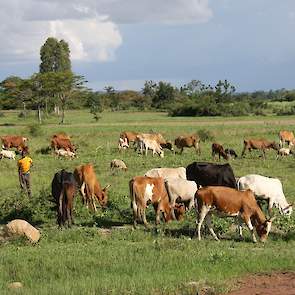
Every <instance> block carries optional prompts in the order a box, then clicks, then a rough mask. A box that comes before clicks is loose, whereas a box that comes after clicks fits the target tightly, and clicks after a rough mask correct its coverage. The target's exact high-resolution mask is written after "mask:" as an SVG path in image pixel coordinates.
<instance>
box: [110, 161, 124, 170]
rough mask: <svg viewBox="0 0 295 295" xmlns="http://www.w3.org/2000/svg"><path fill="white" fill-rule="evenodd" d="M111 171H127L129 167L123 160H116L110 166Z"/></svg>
mask: <svg viewBox="0 0 295 295" xmlns="http://www.w3.org/2000/svg"><path fill="white" fill-rule="evenodd" d="M110 167H111V170H114V169H118V170H124V171H127V166H126V164H125V162H124V161H123V160H118V159H114V160H112V161H111V164H110Z"/></svg>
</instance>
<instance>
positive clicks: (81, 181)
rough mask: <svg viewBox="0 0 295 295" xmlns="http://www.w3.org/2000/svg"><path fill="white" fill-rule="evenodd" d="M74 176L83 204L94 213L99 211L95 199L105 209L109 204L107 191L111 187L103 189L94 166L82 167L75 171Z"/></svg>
mask: <svg viewBox="0 0 295 295" xmlns="http://www.w3.org/2000/svg"><path fill="white" fill-rule="evenodd" d="M74 176H75V179H76V181H77V183H78V186H79V187H80V192H81V195H82V200H83V203H84V204H86V206H87V207H88V208H89V205H90V207H91V209H92V210H93V211H97V209H96V205H95V198H96V199H97V201H98V202H99V204H100V205H101V206H102V207H103V208H105V207H106V206H107V203H108V195H107V189H108V188H109V187H110V185H107V186H106V187H105V188H103V189H101V186H100V183H99V181H98V180H97V177H96V174H95V171H94V168H93V165H92V164H86V165H80V166H78V167H76V169H75V170H74Z"/></svg>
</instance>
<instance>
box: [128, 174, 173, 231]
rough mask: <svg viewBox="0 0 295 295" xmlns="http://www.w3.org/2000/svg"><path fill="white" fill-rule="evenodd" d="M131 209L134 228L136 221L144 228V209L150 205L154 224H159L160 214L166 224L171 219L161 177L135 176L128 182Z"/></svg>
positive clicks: (169, 207)
mask: <svg viewBox="0 0 295 295" xmlns="http://www.w3.org/2000/svg"><path fill="white" fill-rule="evenodd" d="M129 190H130V199H131V208H132V209H133V219H134V222H133V224H134V228H136V225H137V221H142V222H143V223H144V225H145V227H148V223H147V220H146V216H145V209H146V208H147V206H148V204H149V203H152V205H153V207H154V209H155V212H156V224H159V223H160V213H161V212H162V213H163V215H164V220H165V221H166V222H168V221H170V220H172V219H173V215H172V209H171V206H170V204H169V198H168V195H167V191H166V189H165V184H164V179H163V178H161V177H147V176H136V177H133V178H132V179H131V180H130V181H129Z"/></svg>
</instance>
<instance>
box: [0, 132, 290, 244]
mask: <svg viewBox="0 0 295 295" xmlns="http://www.w3.org/2000/svg"><path fill="white" fill-rule="evenodd" d="M279 139H280V144H276V143H275V142H269V141H267V140H263V139H260V140H254V139H250V140H244V148H243V151H242V156H243V155H244V154H245V152H246V150H248V151H249V152H250V151H251V150H252V149H259V150H261V151H262V153H263V157H265V150H267V149H274V150H277V151H278V155H287V154H291V153H292V147H293V145H295V138H294V135H293V133H292V132H289V131H281V132H280V133H279ZM1 140H2V143H3V145H2V148H3V149H2V151H1V153H0V157H1V158H2V157H8V158H13V159H15V155H14V156H13V157H12V156H11V155H10V156H8V155H7V154H9V152H13V151H10V150H9V149H11V148H16V149H17V150H18V151H21V152H22V151H26V152H28V151H29V149H28V145H27V143H28V139H27V138H25V137H21V136H5V137H1ZM286 143H287V144H288V145H289V147H288V148H285V147H284V145H285V144H286ZM50 144H51V148H52V149H53V150H54V152H55V154H56V155H59V156H68V157H75V156H76V148H75V146H74V145H73V144H72V142H71V139H70V137H69V136H68V135H66V134H64V133H59V134H55V135H53V136H52V137H51V139H50ZM131 144H133V147H134V149H135V150H138V149H139V151H140V152H141V153H143V152H144V151H145V153H146V154H147V152H148V150H152V153H153V155H154V154H158V155H159V156H160V157H164V152H163V149H169V150H171V151H173V144H172V142H169V141H166V140H165V139H164V137H163V136H162V135H161V134H160V133H150V134H148V133H135V132H122V133H121V134H120V137H119V145H118V147H119V150H120V151H121V150H123V149H127V148H129V147H130V146H131ZM174 145H175V146H176V147H177V148H178V149H180V153H182V152H183V149H184V148H185V147H194V148H195V150H196V152H197V153H201V150H200V139H199V137H198V136H197V135H190V136H180V137H178V138H176V139H175V141H174ZM283 151H288V153H287V152H285V153H284V152H283ZM216 155H218V156H219V159H220V157H223V158H224V159H226V160H228V159H230V158H231V157H234V158H236V157H238V156H237V154H236V152H235V151H234V150H233V149H224V148H223V146H222V145H220V144H218V143H213V144H212V156H213V157H215V156H216ZM110 167H111V169H117V168H118V169H122V170H127V166H126V164H125V163H124V162H123V161H122V160H113V161H112V162H111V164H110ZM109 186H110V185H107V186H106V187H104V188H102V187H101V185H100V182H99V180H98V179H97V177H96V174H95V170H94V167H93V165H92V164H85V165H80V166H78V167H76V168H75V169H74V171H73V172H68V171H65V170H61V171H58V172H57V173H56V174H55V175H54V177H53V180H52V183H51V190H52V196H53V199H54V201H55V203H56V207H57V222H58V224H59V226H63V225H65V224H68V226H70V225H71V224H72V223H73V212H72V211H73V203H74V196H75V194H76V192H77V190H79V192H80V194H81V196H82V201H83V204H84V205H86V206H87V207H88V208H89V209H91V210H92V211H96V210H97V208H96V204H95V203H96V201H98V203H99V204H100V205H101V206H102V207H103V208H106V207H107V205H108V194H107V190H108V188H109ZM129 190H130V200H131V208H132V211H133V218H134V228H136V226H137V223H138V222H142V223H143V224H144V225H145V226H146V227H147V226H148V223H147V220H146V214H145V210H146V208H147V207H148V205H149V204H152V205H153V208H154V210H155V213H156V224H158V223H159V222H160V218H161V215H163V218H164V220H165V222H168V221H170V220H173V219H176V220H181V219H183V217H184V215H185V212H186V210H190V209H191V208H193V207H195V211H196V213H197V222H196V223H197V234H198V238H199V239H201V226H202V224H203V222H204V221H205V222H206V224H207V226H208V228H209V231H210V233H211V234H212V235H213V237H214V238H215V239H216V240H218V237H217V235H216V234H215V232H214V230H213V228H212V222H211V216H212V214H217V215H218V216H225V217H226V216H229V217H234V216H235V217H237V218H238V221H239V234H240V236H242V227H241V224H242V222H244V223H245V224H246V225H247V227H248V229H249V231H250V232H251V234H252V239H253V241H254V242H256V238H255V234H254V229H255V230H256V233H257V235H258V236H259V238H260V240H261V241H265V240H266V238H267V236H268V233H269V231H270V228H271V223H272V220H273V217H272V218H266V216H265V214H264V213H263V211H262V210H261V208H260V206H259V202H257V201H258V200H257V199H265V200H267V201H268V210H269V213H268V214H269V216H272V215H273V214H272V208H273V207H274V206H275V207H277V208H278V209H279V212H280V213H281V214H283V215H286V216H290V215H291V213H292V205H291V204H289V203H288V202H287V200H286V198H285V195H284V192H283V187H282V183H281V182H280V180H279V179H276V178H270V177H265V176H261V175H255V174H249V175H246V176H243V177H240V178H236V177H235V175H234V172H233V170H232V167H231V166H230V164H229V163H227V164H217V163H207V162H193V163H191V164H189V165H188V166H187V167H186V168H185V167H178V168H154V169H151V170H149V171H147V172H146V173H145V174H144V176H136V177H133V178H132V179H131V180H130V181H129Z"/></svg>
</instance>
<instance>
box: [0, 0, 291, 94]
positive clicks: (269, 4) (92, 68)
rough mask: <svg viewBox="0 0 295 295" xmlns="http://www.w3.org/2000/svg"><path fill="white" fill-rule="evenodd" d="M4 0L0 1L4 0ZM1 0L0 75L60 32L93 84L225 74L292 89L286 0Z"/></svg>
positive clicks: (30, 65) (17, 71) (32, 65)
mask: <svg viewBox="0 0 295 295" xmlns="http://www.w3.org/2000/svg"><path fill="white" fill-rule="evenodd" d="M5 2H6V1H5ZM5 2H4V1H3V3H1V4H0V37H1V39H2V40H3V42H1V44H0V80H2V79H4V78H6V77H7V76H9V75H19V76H22V77H28V76H30V75H31V74H33V73H34V72H36V71H38V66H39V63H40V61H39V49H40V46H41V45H42V43H44V41H45V40H46V38H47V37H48V36H55V37H57V38H64V39H65V40H66V41H68V42H69V43H70V47H71V50H72V65H73V70H74V71H75V72H76V73H78V74H83V75H84V76H85V77H86V79H87V80H88V81H89V86H90V87H92V88H93V89H97V90H100V89H103V87H104V86H107V85H112V86H114V87H115V88H116V89H141V88H142V86H143V83H144V81H145V80H155V81H159V80H164V81H169V82H171V83H172V84H175V85H177V86H179V85H181V84H184V83H187V82H189V81H190V80H192V79H198V80H201V81H203V82H205V83H211V84H214V83H215V82H216V81H218V80H219V79H228V80H229V81H230V82H232V83H233V84H234V85H235V86H236V87H237V90H238V91H254V90H260V89H264V90H268V89H279V88H287V89H294V88H295V86H294V85H295V82H294V76H295V75H294V69H295V34H294V31H295V1H294V0H283V1H275V0H256V1H254V0H248V1H242V0H209V1H206V0H162V1H161V0H158V1H156V0H85V1H83V0H80V1H78V0H71V1H70V0H63V1H62V0H51V1H50V0H10V1H9V3H5Z"/></svg>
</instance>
